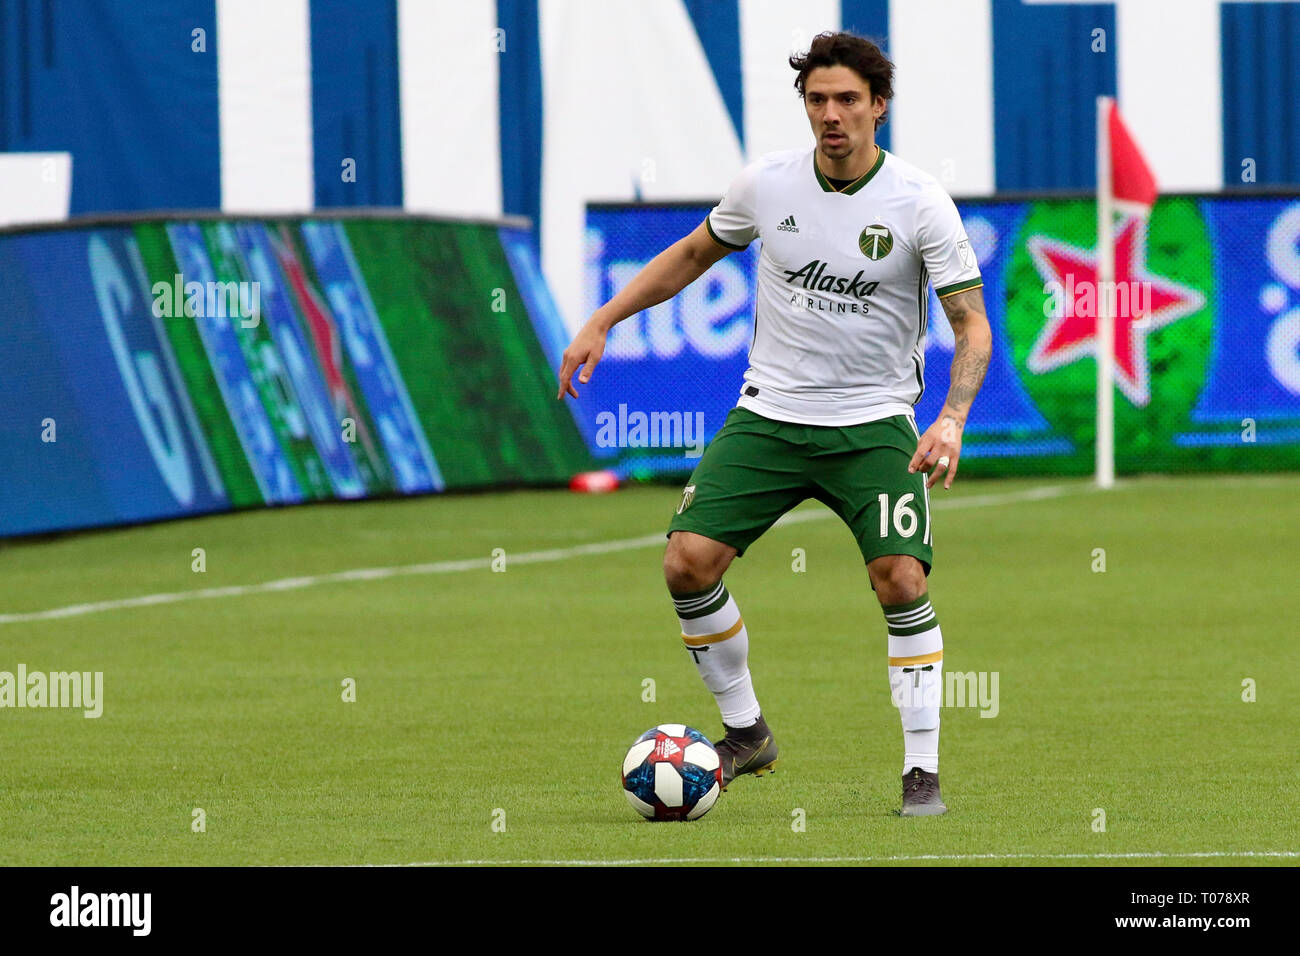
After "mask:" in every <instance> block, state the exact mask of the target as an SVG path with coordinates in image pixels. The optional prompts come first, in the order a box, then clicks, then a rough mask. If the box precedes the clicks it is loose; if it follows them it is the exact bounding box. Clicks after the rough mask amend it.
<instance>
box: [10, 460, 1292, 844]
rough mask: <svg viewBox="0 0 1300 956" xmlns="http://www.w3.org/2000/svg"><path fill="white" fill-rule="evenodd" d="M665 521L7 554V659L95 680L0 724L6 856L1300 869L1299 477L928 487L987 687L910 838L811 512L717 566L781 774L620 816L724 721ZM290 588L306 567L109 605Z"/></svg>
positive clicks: (874, 624) (486, 511)
mask: <svg viewBox="0 0 1300 956" xmlns="http://www.w3.org/2000/svg"><path fill="white" fill-rule="evenodd" d="M1043 489H1046V490H1045V491H1044V490H1043ZM679 497H680V491H679V489H677V488H674V487H666V486H661V487H636V488H631V489H628V490H624V491H620V492H618V493H617V494H615V495H612V496H606V497H583V496H578V495H572V494H570V493H568V492H564V491H553V492H516V493H503V494H491V495H486V494H485V495H471V496H449V497H442V498H426V499H420V500H410V501H390V502H378V503H366V504H350V505H319V506H313V507H308V508H298V509H289V510H279V511H268V512H258V513H244V514H239V515H230V516H222V517H214V518H207V519H201V520H190V521H183V522H175V523H169V524H161V525H155V526H151V527H144V528H136V529H127V530H115V531H104V532H96V533H91V534H85V535H80V536H70V537H64V538H59V539H54V540H46V541H28V542H20V543H11V544H7V545H2V546H0V615H4V617H3V618H0V620H3V623H0V670H3V671H11V672H12V671H15V670H16V669H17V666H18V664H20V663H21V664H25V665H26V667H27V669H28V671H29V672H30V671H36V670H43V671H66V670H79V671H102V672H103V674H104V713H103V716H102V717H100V718H99V719H86V718H84V717H83V716H82V714H81V712H80V711H71V710H54V709H44V710H37V709H4V710H0V723H2V724H3V727H2V728H0V733H2V735H3V748H4V759H3V761H0V863H2V864H36V865H46V864H77V865H81V864H110V865H118V864H123V865H126V864H130V865H150V864H168V865H171V864H198V865H206V864H216V865H226V864H282V863H288V864H310V863H321V864H342V863H366V864H399V863H435V862H456V861H469V860H481V861H539V860H546V861H570V860H572V861H579V860H582V861H600V862H614V861H710V862H727V861H737V862H750V861H759V860H783V861H800V860H807V861H810V862H819V861H820V862H825V861H830V860H845V861H857V862H863V863H872V862H879V863H886V862H888V863H895V864H897V863H918V864H934V863H952V864H963V865H966V864H971V863H989V864H1008V863H1011V864H1014V863H1034V864H1052V863H1065V864H1071V865H1078V864H1089V863H1097V864H1106V865H1116V864H1125V863H1140V864H1143V865H1150V864H1161V863H1165V864H1177V865H1196V864H1252V863H1253V864H1277V863H1281V864H1286V865H1295V864H1296V862H1297V851H1300V839H1298V838H1297V837H1298V834H1300V824H1298V823H1297V810H1298V809H1300V782H1298V781H1297V775H1296V766H1297V758H1300V743H1298V742H1297V733H1296V728H1297V725H1298V724H1300V673H1298V672H1297V667H1296V663H1297V652H1296V645H1295V641H1296V637H1297V635H1296V625H1297V622H1298V621H1300V589H1298V588H1297V587H1296V570H1297V560H1296V557H1295V551H1294V548H1295V545H1296V542H1295V529H1296V528H1298V527H1300V476H1298V475H1275V476H1260V477H1227V476H1223V477H1198V478H1161V477H1152V478H1141V479H1134V480H1130V481H1125V482H1122V483H1121V487H1119V488H1117V489H1116V490H1114V491H1113V492H1110V493H1106V494H1098V493H1096V492H1093V491H1090V490H1089V487H1088V485H1087V483H1086V482H1082V481H1059V482H1053V481H1047V480H1041V479H1038V480H1033V481H997V482H991V481H985V482H977V481H970V480H967V481H963V480H961V479H959V480H958V482H957V483H956V485H955V486H954V488H953V489H952V490H951V491H949V492H943V491H942V490H941V489H937V490H936V491H935V492H934V494H933V498H934V501H935V555H936V557H935V569H934V572H933V574H932V575H931V578H930V596H931V599H932V601H933V602H934V605H935V609H936V611H937V613H938V615H939V620H940V622H941V624H942V626H943V631H944V643H945V661H944V663H945V668H946V669H947V670H949V671H967V672H968V671H985V672H997V673H998V675H999V701H998V707H999V710H998V713H997V716H996V717H994V718H992V719H989V718H982V717H980V711H979V710H978V709H976V708H950V709H946V710H945V711H944V716H943V746H942V765H941V770H942V773H941V776H942V780H943V792H944V797H945V800H946V802H947V804H948V806H949V808H950V810H949V813H948V814H947V815H946V816H943V817H935V818H928V819H909V818H900V817H898V816H897V815H896V810H897V807H898V805H899V802H900V784H899V775H900V773H901V770H902V767H901V765H900V762H901V746H902V735H901V732H900V729H899V721H898V714H897V711H896V710H895V709H894V708H893V707H892V705H891V704H890V700H889V689H888V681H887V679H886V672H885V628H884V622H883V619H882V617H881V613H880V609H879V606H878V605H877V604H876V602H875V599H874V595H873V594H872V592H871V589H870V586H869V585H868V583H867V577H866V571H865V568H864V567H863V565H862V561H861V558H860V557H859V555H858V553H857V550H856V547H855V545H854V543H853V541H852V539H851V537H850V535H849V533H848V531H847V530H846V529H845V528H844V527H843V526H842V525H841V524H840V523H839V522H838V521H836V520H835V519H834V518H833V517H832V516H831V515H830V513H829V512H828V511H826V509H824V508H823V507H822V506H821V505H819V504H815V503H809V504H806V505H805V506H804V507H802V508H801V509H799V510H798V511H796V512H795V513H794V517H796V518H797V519H799V520H796V521H792V522H789V523H784V524H781V525H778V526H777V527H776V528H774V529H773V530H772V531H770V532H769V533H768V534H767V535H766V536H765V537H763V538H762V539H761V540H760V541H759V542H758V543H757V544H756V545H755V546H754V548H753V549H752V550H751V551H750V552H749V554H748V555H747V556H746V557H745V558H743V559H741V560H740V561H738V562H736V564H735V565H734V566H733V568H732V570H731V571H730V572H729V573H728V575H727V583H728V586H729V587H730V589H731V591H732V592H733V594H734V595H735V596H736V599H737V601H738V602H739V605H740V608H741V611H742V613H743V614H744V616H745V621H746V624H747V625H748V628H749V633H750V639H751V659H750V664H751V668H752V671H753V674H754V682H755V687H756V689H757V691H758V695H759V699H760V701H761V702H762V704H763V709H764V714H765V716H767V718H768V719H769V722H770V723H771V725H772V727H773V729H774V731H775V732H776V734H777V739H778V741H779V742H780V745H781V750H782V759H781V763H780V765H779V767H778V770H779V772H778V773H777V774H775V775H774V776H770V777H766V778H763V779H753V778H741V779H740V780H738V781H737V782H736V783H735V785H733V787H732V788H731V791H730V792H729V793H727V794H724V795H723V796H722V798H721V799H720V800H719V803H718V805H717V806H716V807H715V808H714V809H713V810H712V811H711V812H710V813H709V814H708V815H707V816H705V817H704V818H703V819H701V820H699V821H697V822H694V823H689V824H678V823H670V824H650V823H646V822H643V821H642V820H641V819H640V818H639V817H637V816H636V815H635V813H634V812H633V810H632V809H631V807H630V806H629V805H628V804H627V802H626V800H625V799H624V797H623V795H622V793H621V792H620V787H619V782H618V771H619V765H620V762H621V760H622V756H623V753H624V751H625V750H626V748H627V746H628V745H629V744H630V743H631V741H632V740H633V739H634V738H635V737H636V736H637V735H638V734H639V733H640V732H641V731H643V730H645V729H646V728H648V727H651V726H653V725H655V724H657V723H663V722H685V723H688V724H691V725H693V726H696V727H698V728H700V729H701V730H703V731H704V732H705V733H706V734H709V735H711V736H713V735H718V734H719V733H720V731H721V727H720V721H719V718H718V715H717V711H716V708H715V706H714V703H713V700H712V698H711V696H710V695H709V694H708V692H707V691H706V690H705V689H704V687H703V685H702V684H701V682H700V679H699V677H698V676H697V674H696V672H695V668H694V666H693V665H692V663H691V659H690V656H689V655H688V654H687V653H686V652H685V651H684V649H683V647H682V644H681V641H680V638H679V637H678V629H677V623H676V618H675V617H674V615H673V611H672V607H671V604H670V603H669V601H668V599H667V595H666V593H665V589H664V585H663V578H662V573H661V570H660V560H661V553H662V538H661V535H662V532H663V528H664V526H665V525H666V523H667V520H668V518H669V516H670V514H671V512H672V511H673V509H674V508H675V507H676V505H677V502H678V500H679ZM606 543H613V544H610V546H609V547H608V548H600V547H586V548H583V547H582V546H598V545H602V544H606ZM195 548H203V549H205V552H206V567H207V570H206V572H204V573H201V574H200V573H196V572H194V571H193V570H191V563H192V561H193V560H194V559H193V557H192V551H193V549H195ZM496 548H501V549H504V551H505V556H506V570H505V571H504V573H499V572H494V571H492V570H491V569H490V568H489V563H490V561H491V556H492V553H493V549H496ZM795 548H802V549H804V551H805V552H806V561H807V570H806V572H804V573H796V572H794V571H792V569H791V564H792V558H791V552H792V550H793V549H795ZM1097 548H1102V549H1105V561H1106V570H1105V572H1104V573H1096V572H1094V571H1093V570H1092V566H1093V564H1094V549H1097ZM455 562H462V563H460V564H456V563H455ZM409 565H423V566H422V567H416V568H411V569H409V570H407V571H405V572H403V573H399V574H392V575H379V574H375V575H353V576H350V577H349V576H340V575H337V574H336V573H337V572H343V571H347V570H349V569H359V568H400V567H403V566H409ZM322 575H326V576H328V575H335V576H333V577H326V578H324V579H321V578H319V577H312V576H322ZM288 578H295V579H297V578H305V579H306V580H298V581H292V582H290V584H289V585H286V586H283V587H276V588H264V589H251V590H250V589H246V588H241V587H234V588H232V589H231V590H228V591H219V592H217V593H216V594H214V595H212V596H209V597H204V598H199V599H183V600H170V599H168V600H161V599H159V600H157V601H156V602H155V603H148V604H143V605H141V604H136V605H134V606H132V605H128V606H121V605H120V604H118V603H113V602H121V601H122V600H123V599H129V598H133V597H139V596H143V595H154V594H174V593H176V592H187V591H194V590H196V589H219V588H227V587H230V586H244V585H257V584H261V583H264V582H269V581H274V580H277V579H288ZM95 602H109V603H107V604H106V605H104V606H100V607H92V608H82V611H83V612H84V613H76V614H69V615H66V616H60V617H44V618H40V617H37V618H32V617H31V616H30V615H31V614H32V613H34V612H41V611H45V610H49V609H56V608H64V607H68V606H72V605H86V604H94V603H95ZM346 678H351V679H353V680H355V682H356V685H355V686H356V701H355V702H344V700H343V699H342V697H343V682H344V680H345V679H346ZM646 678H652V679H653V680H654V681H655V696H656V700H655V701H654V702H645V701H643V700H642V695H643V681H644V680H645V679H646ZM1247 678H1250V679H1253V680H1254V681H1255V682H1256V694H1257V700H1256V701H1255V702H1253V703H1248V702H1243V700H1242V694H1243V681H1244V680H1245V679H1247ZM195 808H202V809H203V811H204V813H205V818H206V830H205V832H194V831H193V829H192V825H191V824H192V819H193V816H192V815H193V812H194V810H195ZM1097 808H1100V809H1101V810H1104V812H1105V832H1094V829H1093V824H1094V819H1095V816H1094V811H1095V810H1096V809H1097ZM800 809H801V810H803V811H804V812H805V815H806V830H804V832H796V831H795V829H793V828H792V822H793V821H794V820H795V812H796V810H800ZM498 810H501V811H504V823H505V829H504V832H497V831H496V830H494V829H493V821H494V819H497V820H501V819H502V814H500V813H495V811H498ZM1252 853H1255V854H1274V855H1259V856H1250V855H1247V854H1252ZM1129 854H1135V856H1126V855H1129ZM1202 854H1226V856H1223V855H1202ZM1283 854H1290V855H1289V856H1287V855H1283Z"/></svg>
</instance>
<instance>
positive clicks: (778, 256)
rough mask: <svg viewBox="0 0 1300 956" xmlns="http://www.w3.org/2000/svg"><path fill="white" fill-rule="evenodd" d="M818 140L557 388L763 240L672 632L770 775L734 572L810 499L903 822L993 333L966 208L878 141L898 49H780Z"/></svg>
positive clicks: (755, 169)
mask: <svg viewBox="0 0 1300 956" xmlns="http://www.w3.org/2000/svg"><path fill="white" fill-rule="evenodd" d="M789 62H790V66H791V67H792V68H793V69H794V70H796V71H797V74H798V75H797V76H796V78H795V84H794V85H795V89H796V90H797V91H798V92H799V94H800V95H801V96H802V98H803V105H804V109H805V110H806V112H807V114H808V122H809V123H810V124H811V126H812V132H813V136H814V138H815V140H816V145H815V147H814V148H812V149H806V148H805V149H793V150H787V151H783V152H776V153H770V154H768V155H766V156H764V157H762V158H761V159H760V160H758V161H757V162H755V163H753V164H751V165H749V166H747V167H745V168H744V169H743V170H742V171H741V172H740V174H739V175H738V176H737V177H736V178H735V180H734V181H733V182H732V183H731V185H730V187H729V188H728V189H727V192H726V194H725V195H724V196H723V198H722V201H721V202H719V203H718V205H717V207H716V208H714V209H713V210H712V211H711V212H710V213H709V215H708V217H707V218H706V219H705V220H704V222H703V223H701V224H700V226H699V227H698V228H697V229H696V230H695V231H694V232H692V233H691V234H690V235H688V236H686V237H685V238H684V239H682V240H680V241H678V242H677V243H675V244H673V245H672V246H670V247H669V248H668V249H666V250H665V251H664V252H662V253H660V254H659V255H658V256H657V257H655V259H653V260H652V261H651V262H649V263H648V264H647V265H646V267H645V268H644V269H643V270H641V272H640V273H639V274H638V275H637V276H636V277H635V278H633V279H632V281H631V282H629V283H628V284H627V286H626V287H625V288H623V289H622V290H621V291H620V292H619V293H618V294H617V295H616V296H614V298H613V299H611V300H610V301H609V302H607V303H606V304H605V305H603V306H602V307H601V308H600V309H598V310H597V311H596V312H595V313H594V314H593V315H592V316H591V318H590V319H589V320H588V322H587V323H586V325H585V326H583V328H582V329H581V330H580V331H579V332H578V334H577V335H576V336H575V337H574V339H573V341H572V342H571V343H570V345H569V347H568V348H567V349H566V350H565V352H564V360H563V364H562V366H561V368H560V373H559V381H560V395H559V397H561V398H562V397H563V396H564V395H565V394H569V395H572V396H574V397H577V394H578V392H577V390H576V388H575V387H574V385H573V382H572V378H573V375H574V374H575V372H577V370H578V368H579V367H582V373H581V375H580V376H579V382H581V383H585V382H588V381H590V380H591V375H592V372H593V371H594V369H595V368H596V364H597V362H598V361H599V360H600V357H601V355H602V353H603V352H604V348H605V338H606V335H607V334H608V332H609V329H610V328H611V327H612V326H613V325H614V324H615V323H617V322H620V321H622V320H623V319H625V318H627V317H628V316H630V315H635V314H636V313H638V312H641V311H642V310H644V309H648V308H650V307H651V306H653V305H655V304H657V303H659V302H662V301H664V300H665V299H668V298H671V297H672V296H674V295H676V294H677V293H678V292H680V291H681V290H682V289H683V288H685V287H686V286H687V285H688V284H690V283H691V282H693V281H695V280H696V279H697V278H699V277H700V276H701V275H702V274H703V273H704V272H705V271H706V270H707V269H708V268H709V267H710V266H711V265H712V264H713V263H714V262H716V261H717V260H719V259H721V258H722V257H723V256H725V255H727V254H728V253H731V252H733V251H736V250H739V249H744V248H746V247H747V246H748V245H749V243H750V242H752V241H753V240H755V239H760V238H761V239H762V252H761V254H760V256H759V262H758V288H757V293H756V301H757V305H756V310H755V318H754V342H753V345H752V347H751V349H750V355H749V369H748V371H746V372H745V376H744V382H743V383H742V385H741V391H740V396H739V400H738V402H737V406H736V407H735V408H733V409H732V410H731V412H730V413H729V414H728V416H727V420H726V422H725V423H724V424H723V426H722V428H721V429H720V430H719V431H718V433H717V434H716V435H715V436H714V438H713V440H712V442H710V443H709V446H708V448H707V449H706V450H705V453H704V455H703V457H702V458H701V459H700V461H699V463H698V464H697V466H696V468H695V471H694V472H693V473H692V475H691V477H690V481H689V482H688V483H687V485H686V488H685V491H684V493H683V495H682V499H681V503H680V505H679V506H678V508H677V513H676V514H675V515H674V516H673V517H672V519H671V522H670V524H669V530H668V547H667V550H666V552H665V554H664V576H665V579H666V581H667V584H668V590H669V592H670V593H671V595H672V599H673V604H674V606H675V608H676V610H677V616H678V618H679V620H680V622H681V631H682V640H683V641H684V642H685V643H686V647H687V649H688V650H689V651H690V653H691V655H692V656H693V658H694V660H695V663H696V666H697V668H698V669H699V672H700V676H701V677H702V678H703V679H704V683H705V685H706V686H707V687H708V689H709V690H710V691H712V692H713V695H714V697H715V699H716V700H717V703H718V707H719V709H720V710H721V712H722V723H723V728H724V732H725V736H724V738H723V740H722V741H721V742H720V743H718V745H717V750H718V754H719V755H720V756H721V758H722V773H723V786H724V787H725V786H727V785H728V784H730V783H731V781H732V780H733V779H734V778H735V777H736V776H737V775H739V774H745V773H752V774H755V775H762V774H763V773H765V772H767V771H769V770H771V769H772V768H773V766H774V764H775V762H776V757H777V746H776V741H775V739H774V738H773V735H772V731H771V729H770V728H769V727H768V725H767V722H766V720H764V718H763V715H762V713H761V710H760V708H759V704H758V700H757V698H756V697H755V694H754V687H753V682H752V680H751V678H750V672H749V663H748V659H749V635H748V632H747V631H746V628H745V623H744V621H743V620H742V618H741V615H740V611H739V609H738V607H737V604H736V600H735V598H733V597H732V596H731V594H730V592H729V591H728V590H727V587H726V585H725V584H723V581H722V576H723V574H724V572H725V571H726V570H727V568H728V566H729V565H730V564H731V562H732V560H733V559H734V558H736V557H739V556H740V555H743V554H744V553H745V549H746V548H748V547H749V546H750V544H752V543H753V542H754V541H755V540H756V539H757V538H758V537H759V536H760V535H761V534H763V532H764V531H766V530H767V529H768V528H770V527H771V526H772V524H773V523H774V522H775V521H776V520H777V518H779V517H780V516H781V515H783V514H784V513H785V512H787V511H789V510H790V509H791V508H793V507H794V506H795V505H797V504H798V503H799V502H801V501H803V500H804V499H806V498H810V497H811V498H816V499H817V500H819V501H821V502H823V503H824V504H826V505H827V506H828V507H829V508H831V509H832V510H833V511H834V512H835V513H836V514H837V515H838V516H839V517H840V518H841V519H842V520H843V521H844V523H845V524H847V525H848V526H849V528H850V529H851V530H852V532H853V535H854V537H855V538H856V539H857V542H858V547H859V549H860V550H861V552H862V557H863V559H864V560H865V562H866V566H867V573H868V577H869V580H870V582H871V587H872V589H873V590H874V591H875V592H876V596H877V598H878V599H879V601H880V606H881V610H882V611H883V613H884V617H885V623H886V626H887V631H888V655H889V683H890V689H891V694H892V697H893V700H894V703H895V704H896V705H897V706H898V708H899V713H900V715H901V717H902V724H903V805H902V813H903V815H905V816H924V815H931V814H938V813H943V812H945V811H946V810H947V807H946V806H945V805H944V803H943V800H942V798H941V796H940V792H939V706H940V696H941V693H942V689H943V635H942V632H941V631H940V629H939V619H938V617H937V616H936V614H935V611H934V607H933V606H932V605H931V603H930V596H929V593H928V588H927V580H926V579H927V576H928V575H929V573H930V568H931V560H932V556H933V551H932V542H933V535H932V533H931V529H930V496H929V491H930V488H932V487H933V486H934V485H935V484H936V483H937V482H938V481H939V480H940V478H943V481H944V488H945V489H946V488H951V487H952V482H953V479H954V478H955V477H956V475H957V464H958V461H959V459H960V456H961V436H962V430H963V428H964V426H965V424H966V419H967V416H968V415H969V413H970V408H971V403H972V401H973V400H974V398H975V395H976V393H977V392H978V391H979V388H980V385H981V384H982V383H983V380H984V373H985V370H986V369H987V368H988V362H989V357H990V355H991V353H992V341H993V340H992V334H991V332H990V330H989V323H988V318H987V317H986V315H985V310H984V299H983V295H982V293H981V291H980V289H981V287H982V282H981V280H980V272H979V266H978V264H977V262H976V259H975V255H974V253H973V252H972V250H971V245H970V241H969V240H968V239H967V237H966V232H965V230H964V228H963V227H962V223H961V219H960V217H959V215H958V213H957V207H956V206H955V205H954V204H953V201H952V199H951V198H950V197H949V196H948V194H947V193H946V192H945V191H944V189H943V188H942V187H941V186H940V185H939V183H938V182H937V181H936V180H935V179H934V178H933V177H932V176H930V175H928V174H926V173H925V172H922V171H921V170H920V169H917V168H916V167H914V166H912V165H909V164H908V163H906V162H904V161H903V160H901V159H899V158H898V157H897V156H894V155H893V154H891V153H887V152H885V151H884V150H882V149H881V148H880V147H878V146H877V145H876V142H875V132H876V129H877V128H878V127H879V126H880V125H881V124H882V123H883V122H885V120H886V114H887V110H888V105H889V100H890V99H891V98H892V97H893V74H894V68H893V64H892V63H891V62H890V61H889V60H888V59H887V58H886V57H885V56H884V54H882V53H881V51H880V49H879V48H878V47H877V46H876V45H875V44H873V43H871V42H870V41H868V40H866V39H863V38H861V37H858V36H854V35H853V34H849V33H834V34H831V33H823V34H821V35H819V36H818V37H816V38H815V39H814V40H813V43H812V45H811V48H810V49H809V51H808V53H807V54H806V55H804V56H794V57H791V58H790V61H789ZM931 282H933V283H934V287H935V291H936V293H937V294H938V297H939V301H940V302H941V303H942V304H943V309H944V313H945V314H946V315H947V317H948V321H949V322H950V323H951V324H952V328H953V334H954V337H955V348H954V352H953V361H952V380H951V387H950V388H949V391H948V395H947V399H946V402H945V404H944V406H943V409H942V411H941V412H940V414H939V417H938V419H937V420H936V421H935V422H934V423H933V424H932V425H931V426H930V427H929V428H927V429H926V431H925V433H924V434H919V433H918V432H917V429H916V423H915V419H914V417H913V409H914V406H915V405H916V403H917V402H919V401H920V399H921V394H922V391H923V390H924V382H923V371H924V368H923V366H924V345H923V339H924V335H925V330H926V321H927V317H926V313H927V303H928V289H927V286H928V285H929V284H930V283H931Z"/></svg>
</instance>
